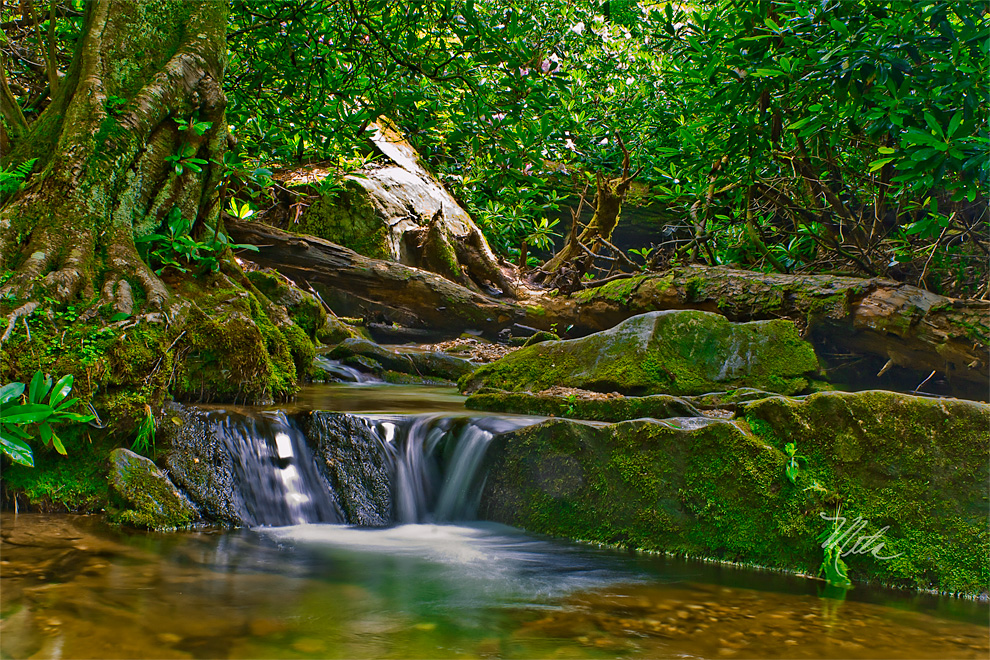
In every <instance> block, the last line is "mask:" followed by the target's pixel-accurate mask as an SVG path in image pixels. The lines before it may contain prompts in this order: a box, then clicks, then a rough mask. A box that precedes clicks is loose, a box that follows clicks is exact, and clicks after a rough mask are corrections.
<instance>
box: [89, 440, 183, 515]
mask: <svg viewBox="0 0 990 660" xmlns="http://www.w3.org/2000/svg"><path fill="white" fill-rule="evenodd" d="M110 465H111V469H110V473H109V477H108V480H109V483H110V486H111V488H112V489H113V492H114V494H115V496H116V501H115V503H117V504H122V508H118V507H113V508H112V509H111V511H110V519H111V520H112V521H114V522H117V523H122V524H127V525H132V526H134V527H143V528H147V529H159V530H161V529H176V528H178V527H184V526H186V525H188V524H189V523H190V522H192V521H193V520H195V519H196V518H197V514H196V510H195V509H194V508H193V506H192V504H191V503H190V502H189V501H188V500H187V499H186V498H185V497H183V496H182V495H181V494H180V493H179V491H178V490H177V489H176V488H175V485H174V484H172V482H171V481H169V479H168V477H166V476H165V475H164V473H162V471H161V470H159V469H158V467H157V466H156V465H155V464H154V463H153V462H152V461H151V460H149V459H147V458H145V457H143V456H139V455H137V454H135V453H134V452H132V451H129V450H127V449H115V450H113V451H112V452H110Z"/></svg>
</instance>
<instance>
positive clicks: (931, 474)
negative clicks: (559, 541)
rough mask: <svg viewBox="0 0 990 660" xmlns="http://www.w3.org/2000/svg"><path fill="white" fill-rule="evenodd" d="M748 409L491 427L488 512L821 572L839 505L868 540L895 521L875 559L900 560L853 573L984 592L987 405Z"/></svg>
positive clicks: (565, 532)
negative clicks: (792, 458) (722, 416)
mask: <svg viewBox="0 0 990 660" xmlns="http://www.w3.org/2000/svg"><path fill="white" fill-rule="evenodd" d="M745 413H746V418H747V420H748V421H749V426H748V427H747V426H746V425H745V424H742V423H741V422H728V421H713V420H706V421H704V422H701V421H694V420H691V421H689V422H685V421H679V420H666V421H663V422H651V421H647V420H636V421H630V422H623V423H620V424H613V425H611V426H607V427H594V426H590V425H585V424H579V423H575V422H570V421H567V420H551V421H548V422H545V423H543V424H540V425H538V426H533V427H527V428H524V429H521V430H519V431H516V432H513V433H510V434H506V435H503V436H499V437H496V439H495V440H494V441H493V444H492V446H491V448H490V449H489V454H488V458H487V459H486V460H487V461H488V467H489V477H488V481H487V482H486V486H485V491H484V495H483V498H482V508H481V514H482V515H483V516H484V517H486V518H488V519H491V520H495V521H498V522H503V523H507V524H512V525H518V526H521V527H524V528H526V529H528V530H531V531H536V532H541V533H547V534H553V535H557V536H564V537H568V538H572V539H584V540H591V541H598V542H602V543H611V544H619V545H623V546H628V547H636V548H643V549H648V550H658V551H662V552H667V553H674V554H685V555H689V556H695V557H705V558H716V559H720V560H730V561H740V562H745V563H750V564H757V565H763V566H770V567H775V568H781V569H788V570H794V571H801V572H810V573H817V571H818V566H819V564H820V562H821V560H822V550H821V547H820V545H819V542H818V541H817V540H816V537H817V536H818V535H819V534H820V533H821V532H822V531H824V530H825V529H826V528H827V527H829V526H830V525H831V523H829V522H827V521H825V520H823V519H822V517H821V515H822V514H824V515H834V513H835V510H836V507H837V506H838V505H840V504H841V511H842V514H843V515H845V516H847V518H848V520H849V521H850V522H852V521H853V520H855V519H856V518H857V517H858V516H861V517H862V518H863V519H864V520H866V521H867V526H866V527H865V529H864V530H863V531H862V533H861V534H860V535H859V536H866V535H870V534H873V533H876V532H879V531H880V530H882V529H884V528H886V529H885V530H884V531H883V533H882V535H881V536H882V541H883V542H884V543H885V546H884V548H883V549H882V550H880V551H879V554H880V555H882V556H891V558H889V559H880V558H877V557H874V556H873V555H872V554H871V553H869V552H866V553H863V554H850V555H848V556H846V557H845V561H846V562H847V564H848V565H849V567H850V574H851V576H852V577H853V579H854V580H856V581H878V582H882V583H884V584H893V585H900V586H909V587H916V588H929V589H938V590H943V591H949V592H963V593H968V594H976V593H979V592H980V591H982V590H984V589H985V588H986V584H987V583H988V580H990V530H988V528H987V522H986V521H987V517H988V513H990V503H988V495H987V492H986V484H987V482H988V480H990V467H988V465H987V461H986V457H987V455H988V453H990V437H988V434H987V433H986V429H987V428H988V427H990V406H986V405H984V404H975V403H971V402H964V401H953V400H948V401H938V400H930V399H923V398H920V397H909V396H905V395H899V394H894V393H890V392H862V393H856V394H845V393H823V394H816V395H811V396H809V397H807V398H805V399H803V400H795V399H787V398H784V397H772V398H766V399H763V400H760V401H757V402H755V403H752V404H749V405H748V407H747V408H746V411H745ZM750 428H751V429H752V430H753V431H754V433H755V434H754V433H750V432H749V430H748V429H750ZM787 442H796V443H797V445H798V452H799V453H800V454H802V455H804V456H806V457H807V462H806V463H804V464H803V467H804V473H803V475H802V477H801V480H799V482H798V484H796V485H795V484H792V483H790V482H789V481H788V480H787V479H786V478H785V477H784V466H785V463H786V460H787V459H786V457H785V456H784V454H783V453H782V452H781V451H780V450H781V449H782V448H783V445H784V444H785V443H787ZM813 482H817V483H818V484H820V485H821V486H822V487H823V490H822V491H816V490H814V489H808V488H807V485H808V484H811V483H813ZM852 546H853V543H852V542H850V543H849V544H847V546H846V549H851V548H852ZM895 555H896V556H895Z"/></svg>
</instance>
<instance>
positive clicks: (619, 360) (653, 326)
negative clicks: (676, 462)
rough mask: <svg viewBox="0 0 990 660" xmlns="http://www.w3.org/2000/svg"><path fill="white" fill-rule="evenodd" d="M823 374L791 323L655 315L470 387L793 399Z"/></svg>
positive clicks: (554, 345) (488, 368)
mask: <svg viewBox="0 0 990 660" xmlns="http://www.w3.org/2000/svg"><path fill="white" fill-rule="evenodd" d="M817 369H818V360H817V358H816V356H815V353H814V349H813V348H812V347H811V345H810V344H808V343H807V342H805V341H803V340H802V339H801V338H800V337H799V336H798V333H797V329H796V328H795V327H794V324H792V323H790V322H789V321H783V320H773V321H757V322H753V323H742V324H733V323H730V322H729V321H727V320H726V319H725V318H724V317H722V316H719V315H717V314H712V313H709V312H701V311H679V312H651V313H649V314H643V315H640V316H637V317H633V318H630V319H627V320H626V321H624V322H623V323H621V324H619V325H618V326H616V327H615V328H613V329H611V330H607V331H605V332H600V333H596V334H594V335H589V336H588V337H583V338H581V339H574V340H568V341H558V342H546V343H542V344H538V345H535V346H529V347H526V348H522V349H520V350H518V351H515V352H513V353H510V354H509V355H507V356H505V357H504V358H502V359H501V360H498V361H497V362H493V363H491V364H488V365H484V366H483V367H481V368H480V369H478V370H477V371H476V372H475V373H474V374H473V375H472V376H471V377H470V378H468V379H465V380H464V382H463V388H464V389H465V390H467V391H473V390H476V389H478V388H480V387H491V388H494V389H501V390H510V391H519V390H527V389H528V390H543V389H547V388H549V387H551V386H553V385H563V386H569V387H577V388H581V389H589V390H595V391H599V392H613V391H615V392H620V393H623V394H632V395H644V394H661V393H666V394H675V395H684V394H703V393H706V392H713V391H720V390H725V389H727V388H733V387H744V386H745V387H756V388H760V389H765V390H770V391H775V392H780V393H785V394H793V393H796V392H799V391H802V390H803V389H804V388H805V387H807V380H806V378H805V377H804V376H805V374H807V373H809V372H814V371H817Z"/></svg>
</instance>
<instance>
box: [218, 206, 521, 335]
mask: <svg viewBox="0 0 990 660" xmlns="http://www.w3.org/2000/svg"><path fill="white" fill-rule="evenodd" d="M227 230H228V232H229V233H230V235H231V236H232V237H233V238H234V240H235V241H236V242H238V243H251V244H253V245H257V246H258V248H259V250H258V252H252V253H247V254H244V255H242V257H243V258H246V259H250V260H251V261H253V262H255V263H257V264H260V265H263V266H267V267H271V268H275V269H277V270H278V271H279V272H281V273H282V274H284V275H286V276H287V277H289V278H290V279H292V280H294V281H295V282H296V283H298V284H300V285H302V286H305V285H306V284H309V285H311V286H312V287H313V288H314V289H316V290H317V291H318V292H319V293H320V296H321V297H322V298H323V300H325V301H326V302H327V304H328V305H330V307H331V308H333V310H334V311H335V312H337V313H339V314H344V315H351V316H361V317H365V318H366V319H368V320H380V321H384V322H387V323H397V324H399V325H404V326H408V327H413V328H435V329H450V331H451V334H452V336H457V335H459V334H460V333H461V332H463V331H464V329H466V328H468V329H476V330H480V331H483V332H486V333H488V334H491V335H494V334H496V333H497V332H498V331H499V330H500V329H501V328H504V327H506V326H509V325H512V324H513V323H515V322H517V321H519V320H520V319H522V318H523V317H524V316H525V314H526V312H525V310H524V308H522V307H520V306H518V305H515V304H512V303H508V302H503V301H500V300H497V299H495V298H492V297H489V296H486V295H484V294H481V293H478V292H475V291H472V290H470V289H467V288H465V287H463V286H460V285H458V284H455V283H454V282H451V281H450V280H447V279H444V278H443V277H441V276H439V275H436V274H434V273H430V272H428V271H425V270H420V269H418V268H412V267H410V266H404V265H402V264H399V263H395V262H391V261H382V260H379V259H370V258H368V257H363V256H361V255H360V254H358V253H356V252H354V251H353V250H349V249H347V248H345V247H341V246H339V245H335V244H334V243H331V242H329V241H325V240H323V239H320V238H315V237H312V236H301V235H296V234H292V233H289V232H286V231H282V230H280V229H276V228H274V227H269V226H268V225H263V224H261V223H248V222H237V221H233V220H228V221H227Z"/></svg>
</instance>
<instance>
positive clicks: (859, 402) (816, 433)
mask: <svg viewBox="0 0 990 660" xmlns="http://www.w3.org/2000/svg"><path fill="white" fill-rule="evenodd" d="M745 415H746V418H747V420H749V422H750V425H751V426H753V427H754V428H766V427H769V428H772V429H773V435H772V436H771V435H764V436H763V437H764V438H766V439H767V440H768V441H769V442H772V443H773V444H775V445H776V446H778V447H782V446H783V444H784V443H787V442H795V443H797V445H798V451H799V452H800V453H801V454H804V455H805V456H807V457H808V465H809V467H810V470H811V476H812V477H813V478H815V479H817V480H819V481H820V482H821V483H823V484H828V486H829V488H830V489H831V490H833V491H835V492H837V493H839V494H840V495H841V497H842V510H843V511H844V512H845V514H846V515H848V516H850V517H851V518H850V519H855V518H856V517H857V516H862V517H863V518H864V519H865V520H868V521H869V522H870V527H869V530H870V531H876V530H877V529H879V528H881V527H884V526H888V527H889V529H888V530H887V532H886V533H885V534H884V542H885V544H886V546H885V549H884V552H882V553H881V554H883V555H896V554H899V553H903V555H902V556H901V557H899V558H897V559H892V560H889V561H881V560H879V559H876V558H874V557H873V556H872V555H869V554H866V555H852V556H849V557H846V562H847V563H848V564H849V566H850V568H851V569H852V570H853V572H854V573H855V574H857V575H859V576H860V577H864V576H865V577H869V578H875V579H878V580H882V581H885V582H896V583H900V584H905V585H909V586H915V587H924V588H929V587H932V588H939V589H943V590H948V591H965V592H971V593H972V592H976V591H979V590H980V589H983V588H985V586H986V584H987V583H988V582H990V530H988V528H987V524H986V521H987V516H988V514H990V498H988V495H987V491H986V484H987V483H988V481H990V467H988V464H987V460H986V457H987V455H988V454H990V435H988V433H987V429H988V428H990V406H986V405H985V404H977V403H973V402H968V401H959V400H951V399H949V400H941V401H940V400H932V399H925V398H921V397H912V396H908V395H902V394H897V393H893V392H880V391H877V392H859V393H844V392H826V393H821V394H815V395H811V396H808V397H806V398H805V399H803V400H795V399H786V398H783V397H774V398H770V399H765V400H763V401H758V402H755V403H752V404H749V405H748V406H747V407H746V410H745Z"/></svg>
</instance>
